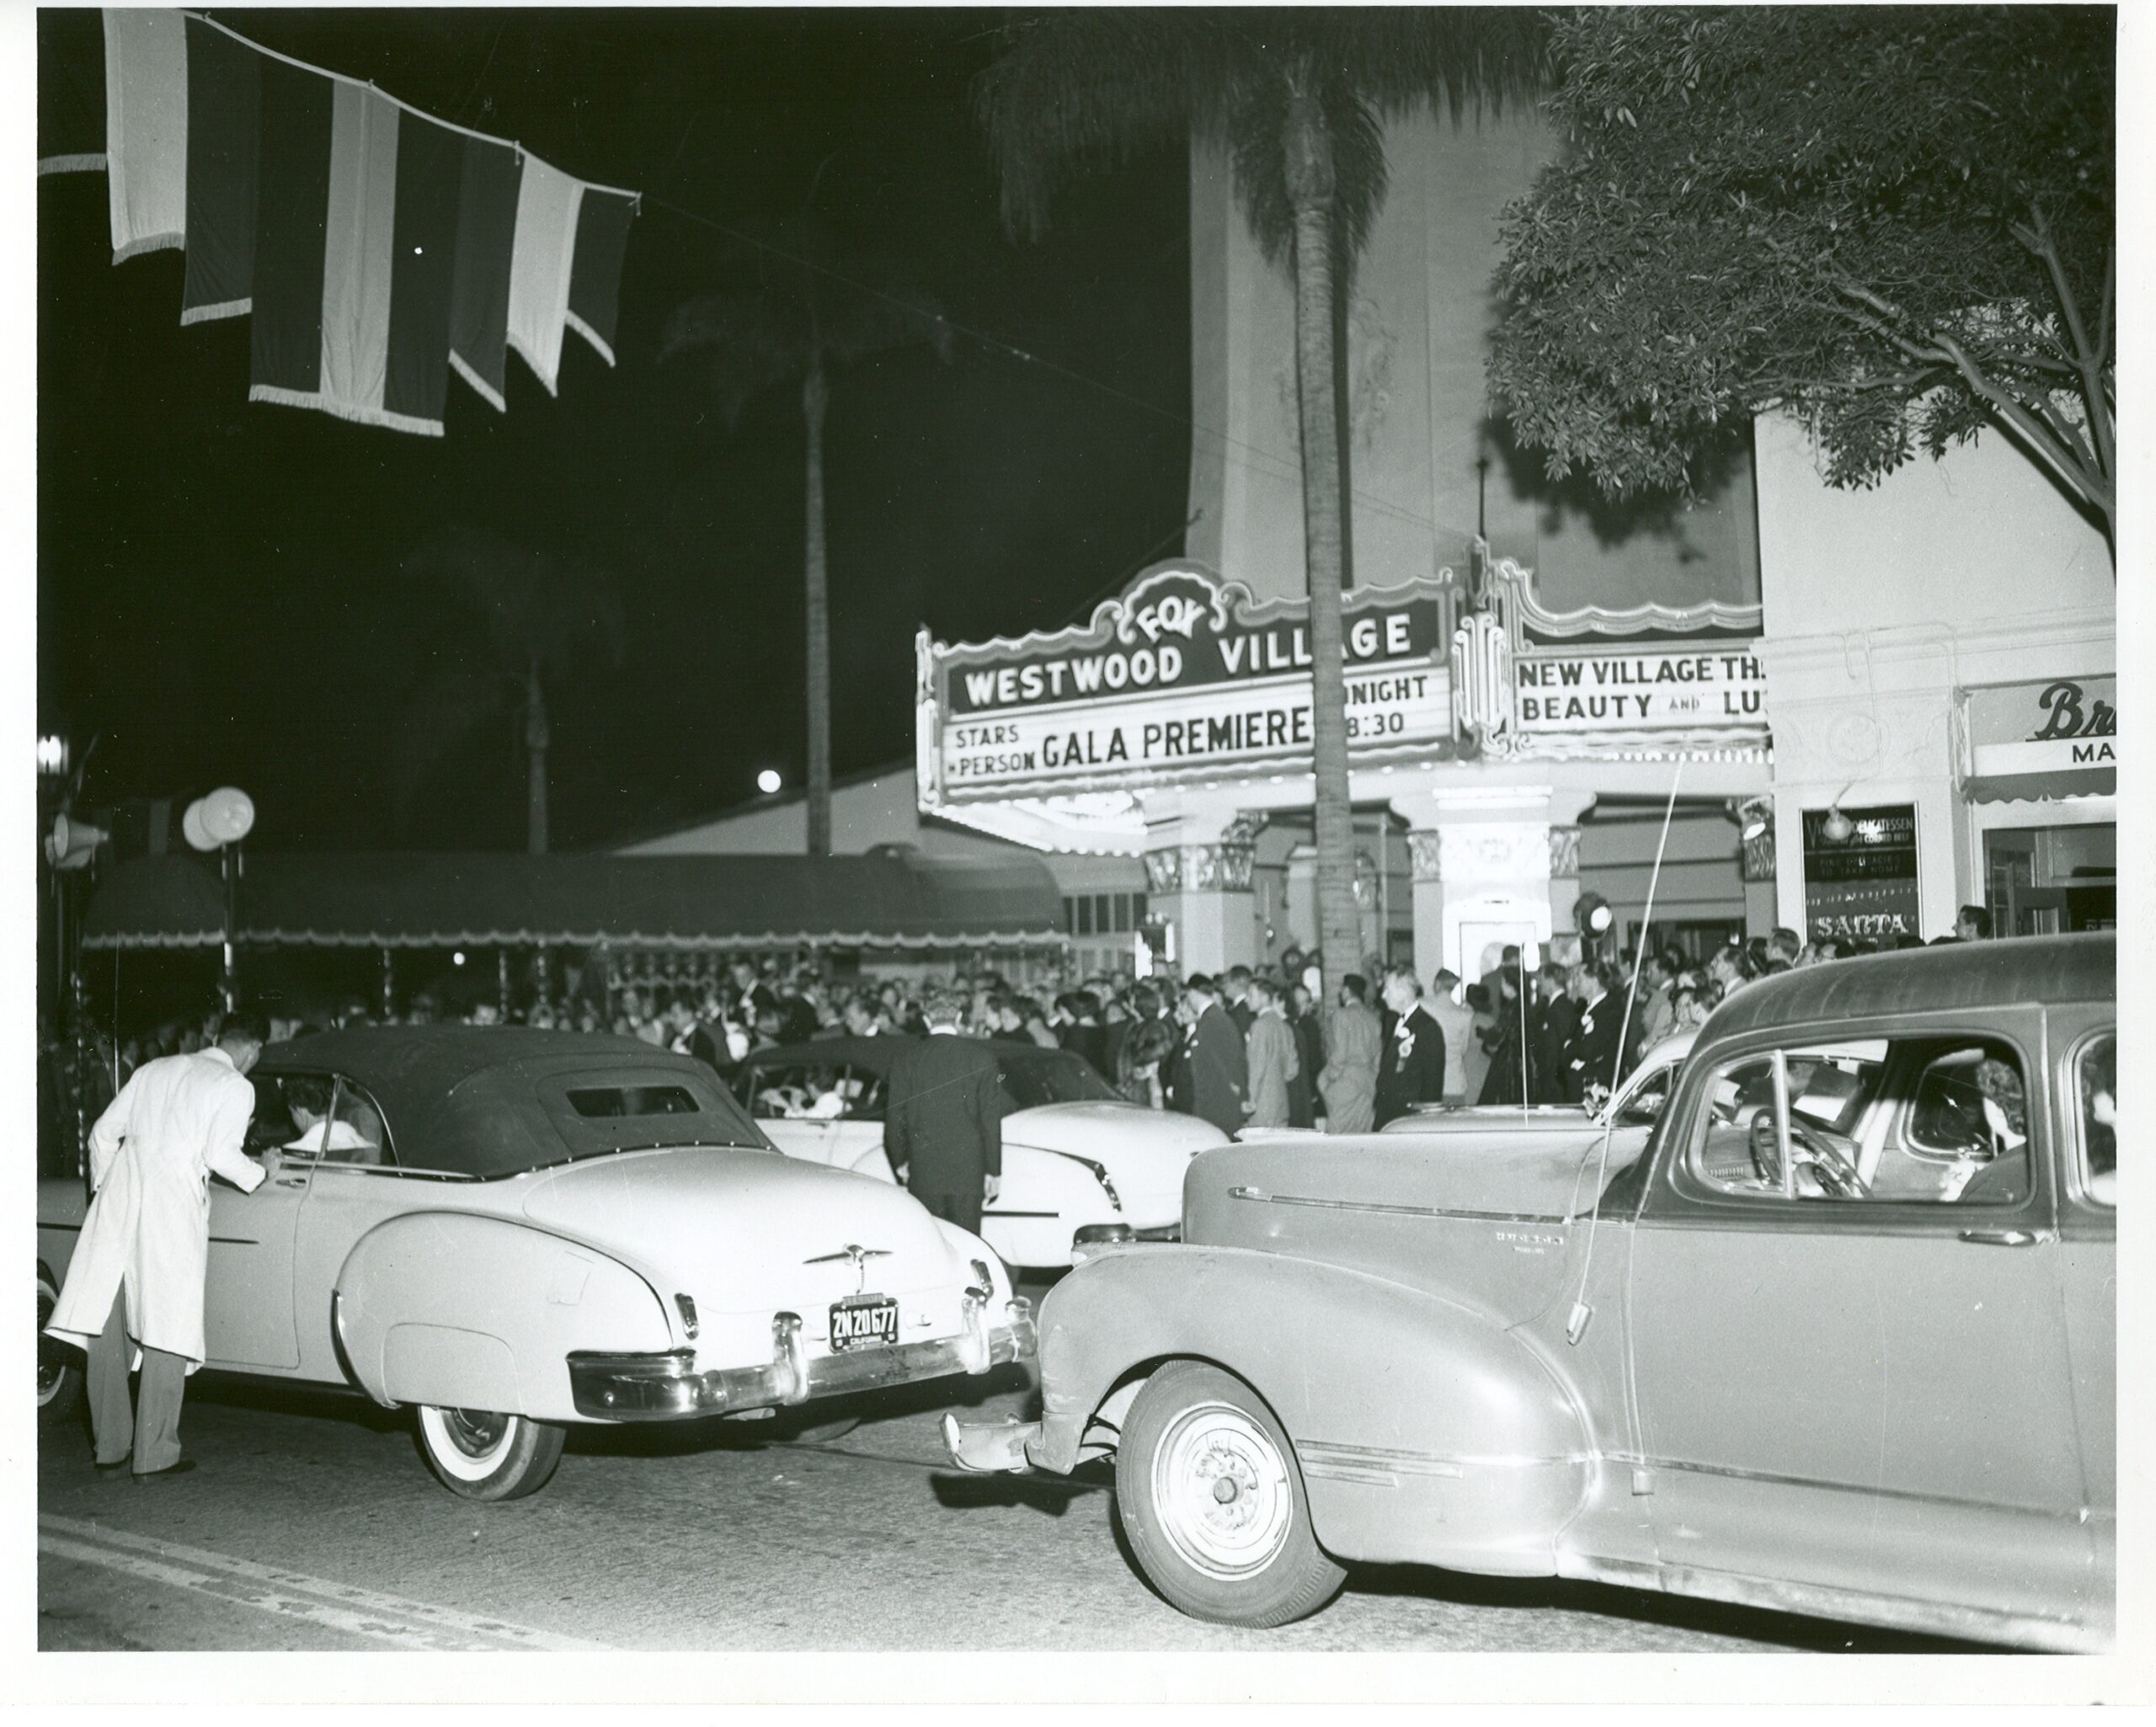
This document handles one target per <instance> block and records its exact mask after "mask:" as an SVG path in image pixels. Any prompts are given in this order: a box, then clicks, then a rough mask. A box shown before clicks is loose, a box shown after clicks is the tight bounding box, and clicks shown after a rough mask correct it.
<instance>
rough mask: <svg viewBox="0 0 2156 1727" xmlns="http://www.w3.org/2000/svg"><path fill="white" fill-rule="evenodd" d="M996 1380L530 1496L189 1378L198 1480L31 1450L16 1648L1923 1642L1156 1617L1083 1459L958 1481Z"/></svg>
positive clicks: (1444, 1577)
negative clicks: (32, 1595)
mask: <svg viewBox="0 0 2156 1727" xmlns="http://www.w3.org/2000/svg"><path fill="white" fill-rule="evenodd" d="M1032 1398H1033V1387H1032V1385H1031V1384H1030V1383H1029V1382H1028V1378H1027V1374H1026V1373H1024V1372H1023V1371H1022V1370H1020V1369H1018V1368H1015V1367H1014V1368H1004V1369H1000V1370H998V1372H997V1373H995V1375H992V1376H990V1378H988V1379H986V1380H983V1381H967V1380H953V1381H946V1382H943V1383H941V1384H938V1385H933V1386H926V1387H915V1388H910V1389H908V1390H907V1391H906V1392H905V1394H902V1395H900V1396H899V1397H897V1398H894V1397H893V1396H892V1395H891V1394H885V1396H884V1397H883V1399H882V1400H880V1401H871V1402H866V1403H864V1404H862V1405H859V1406H858V1407H860V1408H861V1409H862V1410H863V1411H864V1413H866V1412H867V1411H871V1410H873V1412H874V1413H873V1415H870V1416H869V1418H868V1419H866V1420H864V1421H863V1422H862V1425H861V1426H859V1427H857V1429H855V1431H852V1432H851V1433H850V1434H847V1435H846V1436H844V1437H841V1438H838V1439H835V1440H830V1441H827V1442H823V1443H817V1444H811V1443H806V1442H802V1441H800V1440H798V1439H790V1438H788V1437H786V1435H785V1434H784V1433H783V1432H782V1431H779V1430H778V1428H777V1424H776V1423H747V1422H724V1421H713V1422H700V1423H696V1424H694V1425H692V1426H664V1427H641V1428H615V1429H604V1430H601V1429H593V1428H586V1429H573V1430H571V1434H570V1439H569V1445H568V1452H567V1454H566V1455H565V1456H564V1457H563V1459H562V1463H561V1467H560V1468H559V1469H558V1471H557V1472H556V1474H555V1475H554V1478H553V1479H552V1481H550V1482H549V1483H548V1484H547V1486H546V1487H544V1488H543V1489H542V1490H540V1491H539V1492H538V1493H537V1494H536V1495H533V1496H531V1498H528V1499H525V1500H518V1501H516V1502H515V1503H513V1504H509V1505H503V1506H480V1505H474V1504H472V1503H471V1502H469V1501H467V1500H460V1499H458V1498H456V1497H455V1496H454V1495H451V1494H450V1493H449V1492H447V1491H446V1490H445V1489H443V1488H442V1487H440V1485H438V1484H436V1482H435V1479H434V1478H433V1476H432V1475H431V1474H429V1473H428V1470H427V1468H426V1465H425V1464H424V1462H423V1461H422V1460H421V1458H420V1456H419V1451H418V1447H417V1444H416V1442H415V1440H414V1437H413V1431H412V1426H411V1423H410V1421H409V1418H408V1415H406V1414H404V1413H403V1412H399V1411H393V1410H380V1409H376V1407H375V1406H374V1405H371V1404H369V1403H366V1402H364V1401H360V1400H358V1399H344V1398H338V1397H332V1396H329V1395H327V1394H317V1393H308V1392H302V1391H294V1390H288V1389H284V1388H271V1389H260V1388H257V1387H254V1386H252V1385H246V1384H239V1383H232V1382H226V1383H215V1382H213V1381H211V1380H210V1379H207V1378H198V1379H196V1380H195V1381H194V1382H193V1383H192V1384H191V1386H190V1388H189V1399H188V1405H187V1410H186V1413H185V1415H184V1421H183V1426H182V1432H183V1437H184V1442H185V1444H186V1447H187V1453H188V1455H189V1457H191V1458H194V1459H195V1460H196V1462H197V1463H198V1465H199V1467H198V1468H197V1469H196V1470H195V1471H194V1472H193V1473H191V1474H188V1475H186V1476H184V1477H182V1478H179V1479H174V1480H172V1481H168V1482H164V1483H160V1484H156V1485H153V1486H146V1487H138V1486H136V1485H135V1484H133V1483H132V1482H131V1481H127V1480H122V1481H119V1482H116V1483H107V1482H102V1481H99V1479H97V1477H96V1474H95V1473H94V1471H93V1468H92V1467H91V1463H90V1451H89V1445H88V1435H87V1431H86V1430H85V1429H83V1428H82V1427H81V1426H79V1424H78V1423H76V1422H72V1421H71V1422H69V1423H67V1424H64V1425H62V1426H60V1427H59V1428H57V1429H53V1428H48V1429H47V1430H46V1431H45V1432H44V1434H43V1435H41V1442H40V1457H39V1474H38V1506H39V1512H40V1518H39V1530H38V1541H39V1577H38V1627H39V1636H38V1641H39V1646H40V1648H41V1649H47V1650H115V1649H159V1650H240V1649H246V1650H258V1649H270V1650H450V1649H463V1650H520V1649H533V1650H549V1649H568V1650H575V1649H586V1650H588V1649H592V1648H595V1647H604V1648H616V1649H632V1650H795V1649H828V1650H942V1649H982V1650H1421V1651H1434V1650H1475V1651H1512V1652H1521V1651H1553V1652H1554V1651H1588V1652H1611V1651H1627V1652H1630V1651H1657V1652H1664V1653H1685V1652H1715V1653H1726V1652H1732V1651H1748V1650H1777V1649H1780V1650H1790V1649H1801V1650H1922V1649H1945V1648H1947V1647H1950V1645H1946V1644H1934V1643H1929V1642H1925V1641H1924V1640H1921V1639H1912V1638H1906V1637H1894V1636H1891V1635H1889V1634H1885V1633H1880V1632H1872V1631H1867V1630H1865V1629H1862V1628H1854V1627H1848V1626H1842V1625H1836V1624H1833V1623H1828V1622H1825V1621H1819V1620H1810V1619H1801V1618H1790V1617H1785V1616H1781V1615H1775V1614H1769V1613H1762V1612H1745V1611H1742V1610H1737V1609H1732V1608H1728V1607H1720V1606H1717V1605H1715V1604H1713V1603H1710V1602H1690V1601H1686V1600H1682V1599H1679V1598H1676V1597H1672V1596H1659V1595H1655V1594H1651V1593H1645V1592H1640V1591H1628V1590H1620V1589H1614V1588H1607V1587H1604V1586H1598V1585H1585V1584H1577V1583H1566V1582H1561V1581H1556V1580H1509V1579H1508V1580H1494V1579H1486V1578H1475V1577H1466V1576H1461V1575H1453V1574H1449V1573H1444V1572H1437V1571H1430V1570H1417V1569H1409V1568H1405V1567H1385V1568H1362V1569H1358V1570H1354V1571H1353V1572H1352V1573H1351V1574H1350V1579H1349V1582H1348V1589H1347V1591H1346V1592H1345V1593H1344V1594H1343V1595H1342V1596H1341V1598H1340V1599H1339V1600H1338V1601H1337V1602H1334V1603H1333V1605H1332V1606H1331V1607H1328V1608H1327V1609H1326V1610H1325V1611H1324V1612H1321V1613H1319V1614H1318V1615H1317V1616H1316V1617H1315V1618H1310V1619H1308V1620H1305V1621H1304V1622H1303V1623H1300V1624H1297V1625H1291V1626H1288V1627H1285V1628H1282V1629H1279V1630H1276V1631H1266V1632H1255V1631H1244V1630H1238V1629H1233V1628H1227V1627H1223V1626H1216V1625H1207V1624H1203V1623H1199V1622H1198V1621H1197V1620H1194V1619H1189V1618H1184V1617H1183V1616H1182V1614H1180V1613H1178V1612H1176V1611H1174V1610H1173V1609H1172V1608H1171V1607H1167V1606H1166V1604H1165V1603H1163V1602H1161V1600H1160V1598H1159V1597H1158V1596H1155V1595H1154V1594H1153V1593H1152V1591H1150V1589H1149V1588H1148V1587H1147V1586H1146V1585H1145V1582H1144V1581H1143V1580H1142V1579H1141V1578H1140V1577H1139V1575H1138V1574H1137V1573H1136V1572H1135V1571H1134V1570H1133V1568H1132V1567H1131V1565H1130V1564H1129V1561H1128V1559H1126V1557H1125V1552H1124V1549H1123V1546H1122V1543H1121V1538H1120V1534H1119V1532H1118V1529H1117V1527H1116V1522H1115V1517H1114V1511H1113V1492H1112V1480H1111V1475H1110V1472H1109V1470H1108V1469H1107V1467H1106V1466H1104V1465H1092V1466H1089V1467H1088V1468H1087V1469H1086V1471H1085V1472H1083V1473H1081V1475H1079V1476H1078V1477H1075V1478H1073V1479H1068V1480H1065V1479H1059V1478H1054V1477H1038V1478H1036V1477H1030V1476H1028V1477H1015V1476H998V1477H974V1476H966V1475H961V1474H957V1473H955V1472H954V1471H953V1469H952V1468H950V1466H949V1464H948V1463H947V1459H946V1458H945V1457H944V1455H943V1452H942V1444H941V1441H940V1439H939V1437H938V1433H937V1417H938V1415H939V1414H940V1412H941V1411H942V1409H944V1408H946V1407H948V1406H951V1405H954V1404H957V1405H964V1406H967V1407H969V1408H970V1409H972V1410H974V1411H976V1412H985V1413H988V1414H991V1415H993V1414H1001V1413H1005V1412H1011V1413H1017V1412H1019V1411H1021V1410H1027V1409H1028V1407H1029V1405H1030V1403H1031V1399H1032Z"/></svg>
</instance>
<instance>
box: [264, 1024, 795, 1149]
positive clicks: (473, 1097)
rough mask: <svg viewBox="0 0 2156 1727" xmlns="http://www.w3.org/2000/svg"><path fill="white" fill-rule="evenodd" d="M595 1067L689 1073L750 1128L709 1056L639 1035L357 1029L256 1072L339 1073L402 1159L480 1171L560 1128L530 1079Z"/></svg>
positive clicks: (297, 1041) (296, 1044) (727, 1114)
mask: <svg viewBox="0 0 2156 1727" xmlns="http://www.w3.org/2000/svg"><path fill="white" fill-rule="evenodd" d="M309 1069H322V1070H328V1071H332V1072H335V1073H339V1074H344V1075H345V1076H346V1077H347V1078H349V1079H355V1080H356V1081H358V1082H359V1084H360V1085H363V1086H365V1087H366V1090H368V1091H369V1092H370V1093H371V1094H372V1095H373V1097H374V1100H375V1101H376V1103H378V1104H379V1105H380V1106H382V1111H383V1113H384V1114H385V1115H386V1116H387V1117H388V1120H389V1126H390V1131H391V1132H392V1133H394V1134H395V1135H396V1136H397V1138H398V1143H399V1147H400V1156H402V1157H405V1158H408V1159H414V1160H415V1161H418V1162H419V1163H422V1164H429V1165H445V1166H449V1167H454V1168H458V1169H462V1170H466V1171H467V1172H468V1173H473V1174H481V1175H484V1174H494V1173H500V1172H502V1171H503V1170H505V1169H507V1168H510V1167H515V1166H516V1165H518V1164H519V1162H520V1159H525V1158H526V1152H527V1149H528V1148H529V1147H530V1146H531V1140H532V1136H533V1135H534V1134H535V1133H536V1134H538V1135H539V1136H540V1138H541V1139H542V1143H543V1142H545V1141H546V1139H547V1137H548V1136H549V1135H550V1134H552V1133H555V1131H556V1130H555V1129H554V1128H552V1127H549V1126H548V1125H547V1117H546V1116H545V1112H544V1111H539V1110H537V1109H536V1106H535V1105H534V1104H533V1101H532V1097H533V1083H534V1081H536V1080H538V1079H542V1078H544V1077H545V1076H547V1075H548V1074H561V1073H564V1072H568V1073H575V1072H578V1071H579V1070H583V1069H604V1070H605V1071H606V1072H609V1073H612V1074H622V1073H623V1072H624V1070H629V1071H638V1072H642V1073H649V1074H654V1076H655V1075H659V1074H676V1075H682V1076H685V1077H686V1078H688V1079H692V1080H694V1081H696V1082H699V1083H696V1084H695V1085H693V1086H692V1088H691V1089H692V1090H693V1091H694V1093H695V1094H696V1096H697V1097H698V1099H699V1101H700V1102H702V1103H704V1104H705V1105H706V1106H707V1113H710V1112H712V1111H723V1112H724V1119H725V1120H726V1122H728V1125H729V1126H734V1127H748V1125H749V1124H748V1123H747V1122H746V1120H745V1118H744V1119H742V1120H741V1121H739V1122H738V1123H737V1122H735V1117H737V1116H738V1115H739V1109H738V1106H736V1105H735V1104H734V1101H733V1100H732V1098H731V1097H730V1096H729V1095H728V1093H727V1090H726V1088H725V1087H724V1086H723V1085H720V1084H719V1083H718V1075H717V1074H715V1073H713V1072H712V1069H710V1068H709V1067H708V1066H707V1065H706V1064H705V1063H702V1062H700V1061H698V1060H696V1058H694V1057H692V1056H686V1055H676V1054H675V1053H673V1052H672V1051H670V1050H665V1049H659V1048H657V1047H654V1046H653V1045H651V1044H648V1043H646V1042H643V1041H642V1040H641V1039H638V1038H635V1037H606V1036H598V1035H593V1034H590V1033H586V1032H578V1031H536V1030H533V1029H532V1028H531V1027H529V1026H355V1027H353V1028H352V1029H350V1030H349V1031H323V1032H318V1033H317V1034H315V1035H314V1036H312V1037H298V1038H294V1039H291V1041H289V1042H283V1043H273V1044H270V1046H268V1047H266V1048H265V1049H264V1051H263V1052H262V1059H261V1061H260V1063H259V1065H258V1066H257V1068H256V1069H255V1070H256V1071H257V1072H258V1073H263V1074H279V1073H290V1072H293V1071H295V1070H299V1071H306V1070H309ZM750 1132H751V1133H753V1132H754V1130H753V1128H750Z"/></svg>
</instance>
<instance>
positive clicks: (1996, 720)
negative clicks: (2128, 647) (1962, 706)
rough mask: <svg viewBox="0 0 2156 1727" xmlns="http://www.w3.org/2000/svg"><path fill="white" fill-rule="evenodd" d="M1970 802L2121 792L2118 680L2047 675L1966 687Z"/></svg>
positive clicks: (1965, 783) (1965, 789)
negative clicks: (2027, 680) (2026, 679)
mask: <svg viewBox="0 0 2156 1727" xmlns="http://www.w3.org/2000/svg"><path fill="white" fill-rule="evenodd" d="M1963 696H1964V699H1965V700H1966V701H1967V705H1968V706H1967V736H1968V740H1969V741H1968V757H1967V764H1968V771H1967V773H1966V774H1965V775H1964V776H1963V777H1962V781H1961V792H1962V795H1963V796H1964V797H1967V799H1968V800H1969V801H1970V802H1972V803H2009V802H2021V801H2024V800H2035V799H2041V798H2056V797H2114V796H2116V794H2117V792H2118V747H2119V738H2118V680H2117V679H2116V677H2113V676H2109V675H2105V676H2089V677H2075V678H2045V679H2040V680H2036V681H2034V682H2031V683H2025V684H1998V685H1986V686H1983V687H1979V688H1977V689H1972V690H1966V691H1964V692H1963Z"/></svg>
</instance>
